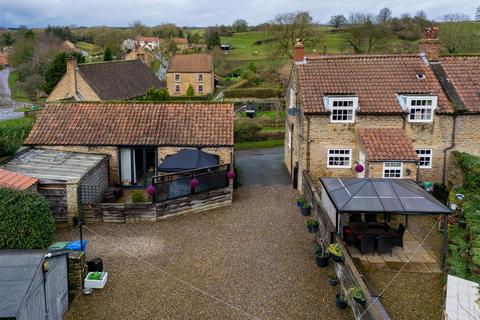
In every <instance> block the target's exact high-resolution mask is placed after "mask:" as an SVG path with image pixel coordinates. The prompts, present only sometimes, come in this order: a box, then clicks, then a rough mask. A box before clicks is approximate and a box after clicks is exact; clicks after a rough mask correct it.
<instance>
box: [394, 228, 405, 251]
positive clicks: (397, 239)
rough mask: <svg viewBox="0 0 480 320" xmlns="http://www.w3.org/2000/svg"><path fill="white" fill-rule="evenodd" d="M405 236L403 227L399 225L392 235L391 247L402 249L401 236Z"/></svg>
mask: <svg viewBox="0 0 480 320" xmlns="http://www.w3.org/2000/svg"><path fill="white" fill-rule="evenodd" d="M404 234H405V226H404V225H403V224H402V223H400V225H399V226H398V229H397V232H395V234H394V235H393V245H394V246H396V247H402V248H403V235H404Z"/></svg>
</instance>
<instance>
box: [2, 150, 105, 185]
mask: <svg viewBox="0 0 480 320" xmlns="http://www.w3.org/2000/svg"><path fill="white" fill-rule="evenodd" d="M107 157H108V156H107V155H103V154H91V153H76V152H64V151H58V150H51V149H36V148H33V149H28V150H26V151H24V152H22V153H20V154H18V155H17V156H15V157H13V158H12V159H10V160H9V161H8V162H7V163H5V164H4V165H3V166H2V168H3V169H6V170H9V171H13V172H20V173H22V174H24V175H26V176H30V177H35V178H38V179H39V180H40V182H41V183H45V182H50V181H62V182H68V181H69V182H75V181H78V180H80V179H81V178H82V177H83V176H84V175H85V174H87V173H88V172H89V171H90V170H91V169H93V168H94V167H95V166H97V165H98V164H99V163H100V162H102V161H103V160H104V159H105V158H107Z"/></svg>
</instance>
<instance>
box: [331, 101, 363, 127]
mask: <svg viewBox="0 0 480 320" xmlns="http://www.w3.org/2000/svg"><path fill="white" fill-rule="evenodd" d="M324 105H325V106H326V108H327V109H328V110H330V122H332V123H354V122H355V111H356V110H357V109H358V97H324Z"/></svg>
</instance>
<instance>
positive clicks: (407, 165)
mask: <svg viewBox="0 0 480 320" xmlns="http://www.w3.org/2000/svg"><path fill="white" fill-rule="evenodd" d="M402 166H403V178H404V179H412V180H416V179H417V164H416V163H415V162H403V163H402ZM408 170H410V175H409V174H408ZM365 176H366V177H370V178H383V162H376V161H367V163H366V171H365Z"/></svg>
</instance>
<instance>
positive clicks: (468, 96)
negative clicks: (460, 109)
mask: <svg viewBox="0 0 480 320" xmlns="http://www.w3.org/2000/svg"><path fill="white" fill-rule="evenodd" d="M440 64H441V65H442V67H443V69H444V70H445V72H446V75H447V78H448V80H449V82H450V83H451V84H452V85H453V86H454V88H455V91H456V92H457V94H458V95H459V96H460V99H461V100H462V102H463V104H464V106H465V108H466V109H467V111H470V112H480V56H472V57H443V58H441V59H440Z"/></svg>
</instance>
